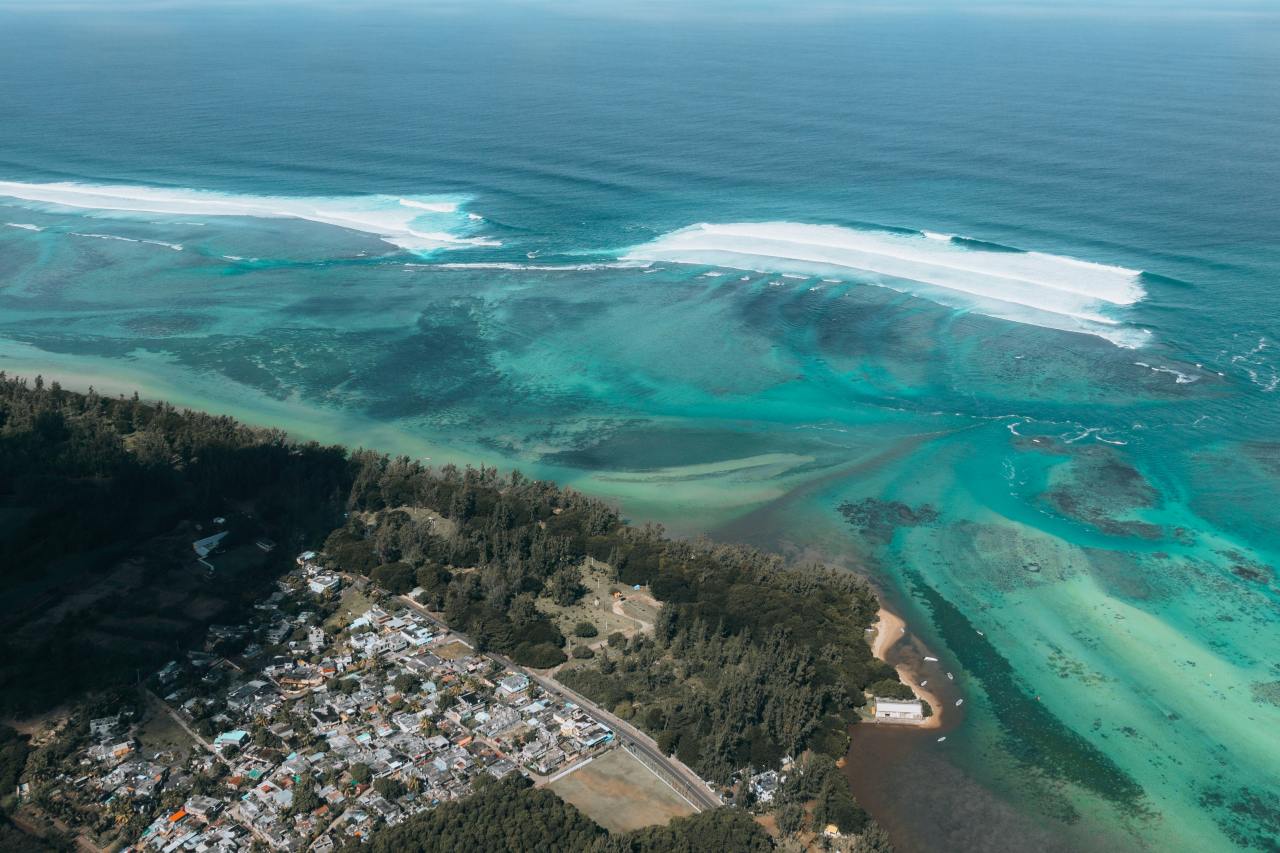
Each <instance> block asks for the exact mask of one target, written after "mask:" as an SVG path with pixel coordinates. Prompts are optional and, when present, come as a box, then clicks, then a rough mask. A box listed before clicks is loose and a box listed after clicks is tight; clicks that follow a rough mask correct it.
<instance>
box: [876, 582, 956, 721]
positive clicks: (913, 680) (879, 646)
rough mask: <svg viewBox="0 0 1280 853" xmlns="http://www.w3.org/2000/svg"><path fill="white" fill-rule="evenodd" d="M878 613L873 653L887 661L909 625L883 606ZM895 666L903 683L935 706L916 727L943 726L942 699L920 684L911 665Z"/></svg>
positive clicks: (943, 708) (919, 678) (943, 711)
mask: <svg viewBox="0 0 1280 853" xmlns="http://www.w3.org/2000/svg"><path fill="white" fill-rule="evenodd" d="M878 615H879V618H880V621H879V622H878V623H877V625H876V633H875V637H874V639H873V640H872V641H871V653H872V654H873V655H875V656H876V657H878V658H879V659H880V660H883V661H886V662H887V658H886V657H885V655H886V654H888V653H889V651H890V650H891V649H892V648H893V647H894V645H895V644H897V642H898V641H899V640H901V639H902V638H903V636H904V635H905V633H906V627H907V626H906V623H905V622H903V621H902V618H901V617H899V616H898V615H897V614H896V613H893V612H891V611H888V610H885V609H884V608H883V607H881V608H880V611H879V614H878ZM894 668H895V669H896V670H897V671H898V677H899V678H900V679H902V683H903V684H906V685H908V686H909V687H910V688H911V689H912V690H914V691H915V692H916V695H917V696H919V697H920V698H922V699H924V700H925V701H927V702H928V703H929V705H930V706H931V707H932V708H933V715H932V716H931V717H928V718H927V719H926V720H925V721H924V722H923V723H921V724H920V725H919V726H917V727H916V728H921V729H937V728H941V727H942V722H943V717H944V716H945V713H946V709H945V706H944V705H943V702H942V700H940V699H939V698H938V696H937V695H936V694H935V693H933V692H932V691H931V690H929V689H928V688H927V687H921V686H920V680H921V677H920V676H919V675H918V674H917V673H916V672H915V671H914V670H913V669H912V668H911V667H910V666H908V665H906V664H902V663H899V664H894Z"/></svg>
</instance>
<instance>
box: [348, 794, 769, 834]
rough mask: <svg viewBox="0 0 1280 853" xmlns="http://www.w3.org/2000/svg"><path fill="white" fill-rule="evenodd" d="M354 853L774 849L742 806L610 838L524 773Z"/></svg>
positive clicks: (412, 821)
mask: <svg viewBox="0 0 1280 853" xmlns="http://www.w3.org/2000/svg"><path fill="white" fill-rule="evenodd" d="M350 849H351V851H352V853H354V851H357V850H369V851H371V853H472V851H476V850H485V851H494V853H498V852H499V851H511V853H526V851H528V852H529V853H532V851H556V853H579V852H580V853H755V851H766V850H770V849H772V844H771V842H770V840H769V837H768V835H767V834H766V833H765V832H764V830H763V829H761V828H760V825H759V824H757V823H756V822H755V821H753V820H752V819H751V817H750V816H749V815H746V814H744V813H742V812H739V811H734V810H730V809H717V810H715V811H710V812H703V813H701V814H698V815H694V816H692V817H688V818H683V819H680V820H674V821H672V822H671V824H670V825H668V826H664V827H649V828H646V829H641V830H637V831H635V832H630V833H626V834H623V835H614V836H610V835H609V834H608V833H606V832H605V831H604V830H603V829H601V828H600V827H599V826H598V825H597V824H596V823H595V822H594V821H592V820H591V819H590V818H588V817H586V816H585V815H583V814H582V813H581V812H579V811H578V810H577V809H576V808H574V807H573V806H571V805H569V804H568V803H566V802H564V801H563V800H561V799H560V798H559V797H557V796H556V795H555V794H553V793H551V792H550V791H548V790H546V789H544V788H534V787H532V783H530V782H529V780H527V779H525V778H524V777H523V776H518V775H511V776H508V777H506V778H505V779H503V780H501V781H493V782H490V783H488V784H487V785H484V786H482V787H481V788H480V789H479V790H478V791H477V792H476V793H475V794H473V795H472V796H471V797H469V798H467V799H466V800H461V801H456V802H450V803H444V804H443V805H441V806H439V807H438V808H435V809H433V810H431V811H429V812H423V813H421V814H418V815H415V816H413V817H411V818H409V819H408V820H407V821H405V822H404V823H402V824H399V825H397V826H394V827H391V828H389V829H385V830H383V831H381V832H379V833H378V834H377V835H376V836H375V837H374V839H373V841H372V843H371V844H368V845H360V844H351V845H350Z"/></svg>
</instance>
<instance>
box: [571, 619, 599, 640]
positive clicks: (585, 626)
mask: <svg viewBox="0 0 1280 853" xmlns="http://www.w3.org/2000/svg"><path fill="white" fill-rule="evenodd" d="M599 633H600V630H599V629H598V628H596V626H595V625H594V624H593V623H591V622H579V623H578V624H577V625H574V626H573V635H574V636H575V637H594V636H596V635H597V634H599Z"/></svg>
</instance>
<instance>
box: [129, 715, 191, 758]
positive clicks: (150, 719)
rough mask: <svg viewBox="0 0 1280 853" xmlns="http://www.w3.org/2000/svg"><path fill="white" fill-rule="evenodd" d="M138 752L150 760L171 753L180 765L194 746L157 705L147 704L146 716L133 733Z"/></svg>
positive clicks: (175, 722)
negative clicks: (161, 754) (157, 754)
mask: <svg viewBox="0 0 1280 853" xmlns="http://www.w3.org/2000/svg"><path fill="white" fill-rule="evenodd" d="M135 734H136V735H137V738H138V751H139V752H140V753H141V754H142V756H143V757H144V758H147V759H151V758H154V757H155V754H156V753H166V752H167V753H171V754H172V755H174V756H175V758H174V761H175V762H178V763H181V762H182V761H185V760H186V758H187V756H189V755H190V754H191V751H192V748H193V747H194V744H192V742H191V737H190V736H189V735H188V734H187V733H186V732H185V731H183V730H182V727H181V726H179V725H178V722H177V721H176V720H174V719H173V717H172V716H171V715H170V714H169V712H168V711H166V710H165V709H164V708H163V707H162V706H160V705H159V704H158V703H156V702H154V701H152V702H149V703H147V716H146V718H145V719H144V720H143V722H142V725H141V726H139V727H138V729H137V731H136V732H135Z"/></svg>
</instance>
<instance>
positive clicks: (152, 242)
mask: <svg viewBox="0 0 1280 853" xmlns="http://www.w3.org/2000/svg"><path fill="white" fill-rule="evenodd" d="M69 233H70V234H71V236H72V237H92V238H93V239H95V240H119V241H120V242H122V243H147V244H149V245H152V246H163V247H164V248H166V249H172V250H173V251H175V252H181V251H182V244H181V243H166V242H165V241H164V240H144V239H142V238H140V237H121V236H120V235H119V234H86V233H84V232H82V231H71V232H69Z"/></svg>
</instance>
